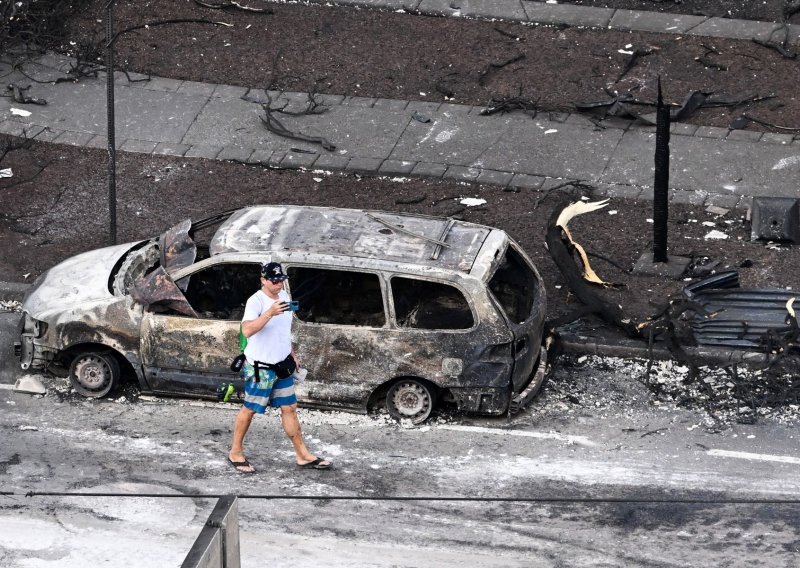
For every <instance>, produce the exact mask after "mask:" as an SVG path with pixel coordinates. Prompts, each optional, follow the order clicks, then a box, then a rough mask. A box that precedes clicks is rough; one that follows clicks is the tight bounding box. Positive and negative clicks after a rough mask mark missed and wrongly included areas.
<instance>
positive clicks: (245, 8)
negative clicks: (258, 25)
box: [194, 0, 274, 14]
mask: <svg viewBox="0 0 800 568" xmlns="http://www.w3.org/2000/svg"><path fill="white" fill-rule="evenodd" d="M194 3H195V4H197V5H198V6H202V7H203V8H211V9H212V10H228V9H230V8H235V9H237V10H243V11H245V12H258V13H259V14H273V13H274V12H273V11H272V10H271V9H270V8H253V7H251V6H244V5H242V4H240V3H239V2H236V1H235V0H229V1H228V2H223V3H221V4H211V3H209V2H202V1H201V0H194Z"/></svg>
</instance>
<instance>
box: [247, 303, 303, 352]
mask: <svg viewBox="0 0 800 568" xmlns="http://www.w3.org/2000/svg"><path fill="white" fill-rule="evenodd" d="M289 300H290V298H289V294H287V293H286V291H285V290H281V291H280V292H278V299H277V300H272V299H271V298H269V297H268V296H267V295H266V294H265V293H264V291H263V290H259V291H258V292H256V293H255V294H253V295H252V296H250V298H248V300H247V304H246V305H245V307H244V316H243V317H242V321H243V322H245V321H252V320H254V319H256V318H258V316H260V315H261V314H263V313H264V312H265V311H267V310H268V309H269V308H270V306H272V304H273V303H274V302H276V301H277V302H288V301H289ZM291 352H292V312H291V311H285V312H283V313H282V314H281V315H279V316H273V317H272V318H270V320H269V321H268V322H267V325H265V326H264V327H262V328H261V329H260V330H259V331H257V332H256V333H254V334H253V335H251V336H250V337H248V338H247V347H245V349H244V354H245V356H246V357H247V362H248V363H250V364H251V365H252V364H253V363H255V362H256V361H260V362H262V363H270V364H273V365H274V364H275V363H280V362H281V361H283V360H284V359H286V357H287V356H288V355H289V354H290V353H291Z"/></svg>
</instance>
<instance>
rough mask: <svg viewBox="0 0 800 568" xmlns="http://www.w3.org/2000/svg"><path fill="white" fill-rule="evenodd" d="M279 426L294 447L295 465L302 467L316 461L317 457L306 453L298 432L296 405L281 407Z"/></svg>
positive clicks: (300, 434)
mask: <svg viewBox="0 0 800 568" xmlns="http://www.w3.org/2000/svg"><path fill="white" fill-rule="evenodd" d="M281 424H282V425H283V431H284V432H286V435H287V436H289V440H291V442H292V446H293V447H294V453H295V455H296V456H297V464H298V465H303V464H307V463H309V462H312V461H314V460H316V459H317V456H315V455H314V454H312V453H311V452H309V451H308V448H307V447H306V443H305V441H303V433H302V432H301V431H300V420H299V419H298V418H297V405H296V404H289V405H286V406H281ZM322 463H323V465H324V464H330V462H329V461H328V460H324V461H323V462H322Z"/></svg>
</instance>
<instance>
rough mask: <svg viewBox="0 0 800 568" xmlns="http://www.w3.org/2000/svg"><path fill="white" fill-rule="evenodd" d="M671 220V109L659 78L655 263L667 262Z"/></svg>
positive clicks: (655, 185) (654, 189) (654, 236)
mask: <svg viewBox="0 0 800 568" xmlns="http://www.w3.org/2000/svg"><path fill="white" fill-rule="evenodd" d="M668 218H669V108H668V107H667V106H665V105H664V101H663V99H662V98H661V77H660V76H659V78H658V106H657V107H656V154H655V179H654V181H653V262H667V261H668V258H667V219H668Z"/></svg>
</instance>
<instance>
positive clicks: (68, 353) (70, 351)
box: [59, 343, 136, 384]
mask: <svg viewBox="0 0 800 568" xmlns="http://www.w3.org/2000/svg"><path fill="white" fill-rule="evenodd" d="M87 351H96V352H98V353H108V354H110V355H111V356H113V357H114V359H116V360H117V364H118V365H119V368H120V371H121V372H122V376H121V379H122V382H121V384H125V383H126V382H128V381H130V380H131V379H132V378H134V379H135V377H136V371H134V369H133V365H131V362H130V361H128V359H127V358H126V357H125V356H124V355H123V354H122V353H120V352H119V351H117V350H116V349H114V348H113V347H109V346H108V345H103V344H102V343H78V344H76V345H72V346H70V347H69V348H67V349H65V350H63V351H62V352H61V355H60V357H59V359H60V361H59V362H60V363H61V364H62V365H63V366H64V368H66V369H69V366H70V364H71V363H72V361H73V360H74V359H75V357H77V356H78V355H80V354H81V353H86V352H87Z"/></svg>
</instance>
